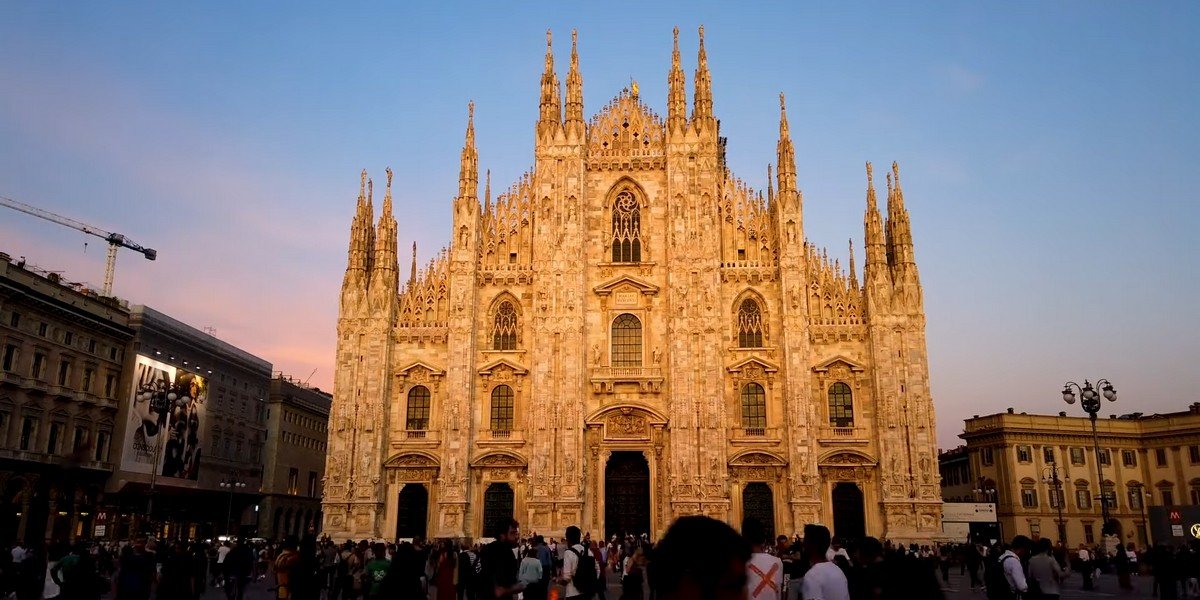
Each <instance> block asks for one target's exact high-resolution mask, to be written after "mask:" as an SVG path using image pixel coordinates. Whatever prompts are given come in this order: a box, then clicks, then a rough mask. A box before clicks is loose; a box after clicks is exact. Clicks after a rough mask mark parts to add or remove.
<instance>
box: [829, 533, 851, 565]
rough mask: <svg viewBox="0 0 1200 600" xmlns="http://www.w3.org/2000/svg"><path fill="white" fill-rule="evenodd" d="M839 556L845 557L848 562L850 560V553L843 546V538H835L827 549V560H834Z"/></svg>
mask: <svg viewBox="0 0 1200 600" xmlns="http://www.w3.org/2000/svg"><path fill="white" fill-rule="evenodd" d="M838 556H841V557H842V558H845V559H846V562H850V553H849V552H847V551H846V549H845V548H843V547H842V540H840V539H838V538H833V541H832V542H831V543H830V544H829V549H828V550H826V551H825V560H827V561H829V562H833V559H834V558H836V557H838Z"/></svg>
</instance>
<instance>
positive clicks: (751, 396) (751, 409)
mask: <svg viewBox="0 0 1200 600" xmlns="http://www.w3.org/2000/svg"><path fill="white" fill-rule="evenodd" d="M766 426H767V394H766V393H765V392H763V388H762V386H761V385H758V384H757V383H747V384H746V385H744V386H742V427H745V428H746V429H760V430H761V429H764V428H766Z"/></svg>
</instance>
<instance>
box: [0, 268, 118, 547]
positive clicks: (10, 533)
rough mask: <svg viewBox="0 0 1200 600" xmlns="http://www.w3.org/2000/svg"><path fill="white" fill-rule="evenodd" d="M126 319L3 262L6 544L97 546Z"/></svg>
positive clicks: (0, 345)
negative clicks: (81, 539)
mask: <svg viewBox="0 0 1200 600" xmlns="http://www.w3.org/2000/svg"><path fill="white" fill-rule="evenodd" d="M132 337H133V330H132V329H131V328H130V325H129V310H128V308H127V307H125V306H123V305H122V304H121V302H120V301H119V300H117V299H116V298H106V297H101V296H99V295H97V294H96V293H94V292H91V291H89V290H87V289H86V288H85V287H83V286H81V285H78V284H68V283H67V282H65V281H63V280H62V278H61V277H60V276H59V275H58V274H56V273H46V272H41V271H38V270H35V269H34V268H33V267H30V266H28V265H26V264H25V261H24V260H20V261H13V260H12V259H11V258H10V257H9V256H8V255H7V254H0V490H2V491H3V495H2V496H0V540H6V541H7V540H13V539H21V540H25V541H27V542H30V543H40V542H42V541H43V540H49V539H55V540H67V539H72V538H74V537H76V536H88V537H90V536H92V535H93V534H94V532H95V529H94V525H95V524H103V523H102V522H103V521H104V520H105V518H104V517H100V518H98V514H97V513H98V512H100V507H99V502H100V500H101V499H102V495H103V494H102V492H103V487H104V481H105V480H106V479H107V478H108V476H109V474H110V473H111V472H112V470H113V461H114V460H115V459H114V457H113V453H112V446H113V445H114V444H113V433H114V430H115V427H116V425H115V424H116V421H117V416H118V415H117V408H118V406H119V402H120V401H119V395H120V393H119V392H120V381H121V373H122V365H123V364H124V360H125V353H126V350H127V348H128V346H129V344H130V339H131V338H132Z"/></svg>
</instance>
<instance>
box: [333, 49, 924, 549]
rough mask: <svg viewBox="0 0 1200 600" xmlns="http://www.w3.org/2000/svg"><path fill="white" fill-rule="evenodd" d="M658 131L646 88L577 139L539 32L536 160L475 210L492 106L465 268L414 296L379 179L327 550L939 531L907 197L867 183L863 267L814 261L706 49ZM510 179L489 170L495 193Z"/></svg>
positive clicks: (360, 242) (792, 168) (435, 268)
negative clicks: (699, 528) (340, 543)
mask: <svg viewBox="0 0 1200 600" xmlns="http://www.w3.org/2000/svg"><path fill="white" fill-rule="evenodd" d="M667 79H668V82H669V91H668V95H667V117H666V120H665V121H664V120H663V119H662V118H660V117H659V116H658V115H656V114H655V113H654V112H653V111H652V110H651V109H650V108H649V107H648V106H647V105H646V104H645V103H643V101H642V99H641V98H639V96H638V90H637V86H636V84H635V85H633V86H631V88H632V89H627V90H623V91H622V92H621V93H620V94H619V95H617V96H616V98H614V99H613V100H611V101H610V102H609V103H608V104H607V105H605V106H604V107H603V108H602V109H601V110H600V112H599V113H598V114H596V115H595V116H593V117H591V119H590V120H585V113H584V108H583V78H582V76H581V74H580V70H579V56H578V53H577V49H576V44H575V40H574V35H573V36H572V48H571V62H570V67H569V69H568V71H567V81H566V87H567V90H566V98H565V106H564V101H563V97H562V95H561V93H560V88H559V79H558V76H557V74H556V72H555V69H554V58H553V55H552V52H551V47H550V45H549V37H547V48H546V64H545V72H544V73H543V75H542V78H541V102H540V116H539V118H538V121H537V125H536V133H535V145H534V164H533V167H532V168H531V169H530V170H529V171H528V172H527V173H526V174H525V175H523V176H522V177H521V178H520V179H519V180H518V181H517V182H516V183H514V184H513V185H512V186H511V187H509V188H508V189H507V191H505V192H503V193H500V194H498V195H497V196H496V197H495V198H493V197H492V194H491V185H490V181H488V182H487V183H486V185H485V187H484V189H485V191H484V195H483V199H482V201H480V198H479V195H478V194H479V190H478V188H479V166H478V162H479V161H478V156H477V154H476V149H475V133H474V125H473V118H474V116H473V112H474V111H473V107H472V110H471V111H470V113H469V116H468V120H467V131H466V142H465V144H464V146H463V150H462V162H461V167H460V174H459V185H458V196H457V198H455V199H454V201H453V213H454V221H453V222H454V225H453V231H452V233H451V236H450V243H449V245H448V247H447V248H446V249H445V250H444V251H443V252H441V254H440V255H438V256H437V258H435V259H434V260H433V261H431V262H430V263H429V264H428V266H426V267H425V268H424V269H423V270H418V269H417V267H416V248H415V247H414V249H413V265H412V270H411V272H410V273H409V274H408V278H407V282H406V283H405V285H404V287H403V288H400V287H399V279H400V276H399V268H398V256H397V239H396V221H395V219H394V217H393V216H392V197H391V179H392V177H391V172H390V170H389V172H388V178H387V179H388V185H387V191H386V193H385V195H384V200H383V209H382V214H381V215H380V217H379V219H378V221H377V222H376V221H375V217H374V210H373V207H372V205H373V200H372V196H373V193H372V190H371V188H372V186H371V184H370V182H369V181H367V179H366V173H365V172H364V174H363V182H362V185H361V186H360V190H359V196H358V209H357V214H356V215H355V217H354V221H353V224H352V225H351V239H350V251H349V264H348V265H347V268H346V275H345V281H344V283H343V285H342V294H341V306H340V314H339V316H338V326H337V336H338V345H337V372H336V376H335V377H336V378H335V383H334V385H335V393H334V404H333V413H332V417H331V420H330V423H331V431H330V437H329V442H330V443H329V448H330V451H329V459H328V465H327V469H326V480H325V489H324V499H323V504H324V512H323V514H324V530H325V531H326V532H327V533H328V534H329V535H331V536H332V537H333V538H334V539H338V540H342V539H346V538H353V539H356V540H357V539H362V538H375V539H388V538H397V537H399V538H408V537H417V536H421V537H454V538H459V537H467V538H479V537H489V536H491V535H492V534H493V527H494V526H496V525H498V524H502V523H507V520H508V519H509V518H516V519H517V520H518V521H520V523H521V527H522V531H523V532H538V533H544V534H546V535H547V536H550V535H554V536H558V535H561V533H562V531H563V530H564V529H565V528H566V527H567V526H568V525H571V524H577V525H579V526H580V527H581V528H582V529H583V530H584V531H585V532H586V531H590V532H591V533H592V535H593V537H597V536H601V535H603V536H606V537H607V536H609V535H611V534H614V533H620V532H629V533H634V534H642V533H646V534H649V536H650V537H651V538H652V539H654V538H657V537H658V536H660V535H661V534H662V532H663V531H665V529H666V528H667V526H668V525H669V524H670V523H671V522H672V521H673V520H674V519H675V518H676V517H679V516H681V515H688V514H697V513H702V514H707V515H710V516H713V517H716V518H718V519H723V520H726V521H728V522H730V523H731V524H734V526H735V527H737V526H738V525H739V524H740V523H741V521H742V519H743V518H745V517H750V516H754V517H757V518H759V519H761V520H762V521H763V522H764V523H765V524H766V525H767V527H768V529H769V530H771V531H772V532H774V533H776V534H779V533H783V534H791V533H792V532H796V531H799V530H800V529H802V528H803V526H804V524H805V523H823V524H826V525H828V526H830V527H831V528H832V529H833V531H834V533H835V534H836V535H841V536H846V537H861V536H863V535H874V536H879V537H883V536H886V537H888V538H891V539H894V540H920V539H930V538H932V537H934V536H936V535H938V534H940V532H941V500H940V495H939V482H938V472H937V455H936V442H935V436H934V411H933V405H932V400H931V398H930V391H929V369H928V365H927V360H926V349H925V311H924V306H923V301H922V290H921V284H920V280H919V278H918V275H917V266H916V262H915V259H914V253H913V240H912V235H911V232H910V227H909V216H908V211H907V210H906V209H905V207H904V192H903V191H902V189H901V187H900V176H899V170H898V168H897V166H896V165H895V164H893V165H892V167H891V171H890V172H889V173H888V174H887V206H886V211H887V218H886V219H884V218H883V216H882V215H881V211H880V209H879V207H878V205H877V203H876V197H875V189H874V186H873V184H872V176H871V166H870V164H868V165H867V191H866V212H865V217H864V229H865V231H864V238H865V241H866V244H865V246H866V248H865V249H866V257H865V258H866V260H865V268H864V271H863V274H862V280H861V283H860V279H859V274H858V271H857V268H856V266H855V262H854V254H853V246H851V254H850V260H849V265H848V267H849V268H848V270H843V269H842V267H841V265H840V264H839V263H838V262H836V261H830V260H829V258H828V255H827V254H826V252H824V251H822V250H818V249H816V248H814V247H813V246H811V245H809V244H808V243H807V242H806V241H805V236H804V227H803V202H802V195H801V192H800V190H799V188H798V187H797V183H796V164H795V163H796V159H795V152H794V150H793V146H792V141H791V137H790V135H789V132H788V121H787V112H786V108H785V106H784V104H783V98H782V96H781V97H780V121H779V141H778V147H777V152H778V157H777V164H776V165H775V173H774V175H773V176H771V177H769V178H768V179H769V180H770V183H768V187H767V190H766V192H765V194H764V193H763V192H761V191H756V190H753V189H751V187H750V186H749V185H747V184H746V183H745V182H743V181H742V180H740V179H738V178H737V177H736V176H735V175H734V174H733V173H731V172H730V171H729V169H728V168H727V167H726V162H725V152H726V149H725V141H726V140H725V138H722V137H721V135H720V131H719V122H718V121H717V119H716V117H714V115H713V97H712V82H711V78H710V75H709V70H708V63H707V58H706V55H705V49H704V30H703V28H702V29H701V30H700V41H699V54H698V58H697V65H696V71H695V77H694V88H693V95H692V105H691V111H690V114H689V111H688V106H687V99H686V92H685V82H684V73H683V69H682V67H681V65H680V53H679V32H678V30H676V32H675V49H674V52H673V54H672V56H671V69H670V72H669V74H668V75H667ZM488 179H489V180H490V176H489V177H488Z"/></svg>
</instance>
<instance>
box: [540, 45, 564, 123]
mask: <svg viewBox="0 0 1200 600" xmlns="http://www.w3.org/2000/svg"><path fill="white" fill-rule="evenodd" d="M539 106H540V109H541V112H540V113H539V114H540V116H539V117H538V125H537V130H538V133H539V134H547V133H549V134H553V133H554V130H555V129H557V128H558V127H559V126H561V125H562V96H561V94H560V91H559V87H558V75H556V74H555V73H554V49H553V47H552V46H551V39H550V30H549V29H547V30H546V68H545V71H543V72H542V99H541V103H540V105H539Z"/></svg>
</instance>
